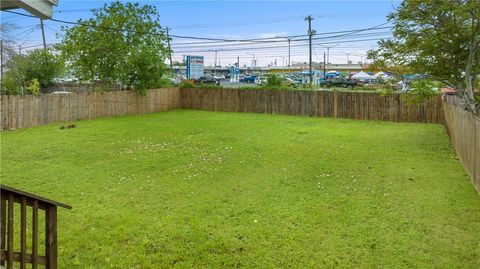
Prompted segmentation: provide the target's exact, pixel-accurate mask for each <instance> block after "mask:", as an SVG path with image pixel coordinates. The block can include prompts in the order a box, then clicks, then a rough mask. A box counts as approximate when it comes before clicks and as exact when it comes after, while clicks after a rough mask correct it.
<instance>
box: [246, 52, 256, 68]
mask: <svg viewBox="0 0 480 269" xmlns="http://www.w3.org/2000/svg"><path fill="white" fill-rule="evenodd" d="M247 55H252V57H253V58H252V68H254V67H256V63H255V53H250V52H247Z"/></svg>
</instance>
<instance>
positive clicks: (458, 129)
mask: <svg viewBox="0 0 480 269" xmlns="http://www.w3.org/2000/svg"><path fill="white" fill-rule="evenodd" d="M457 103H458V99H457V97H456V96H446V98H445V101H444V104H443V108H444V114H445V128H446V130H447V132H448V135H449V136H450V141H451V142H452V145H453V147H454V148H455V151H456V152H457V156H458V159H459V160H460V162H461V163H462V164H463V167H465V170H466V171H467V173H468V174H469V176H470V179H471V180H472V183H473V185H474V186H475V188H476V189H477V191H479V192H480V118H478V117H476V116H475V115H473V114H472V113H471V112H468V111H466V110H464V109H462V108H461V107H459V106H458V105H456V104H457Z"/></svg>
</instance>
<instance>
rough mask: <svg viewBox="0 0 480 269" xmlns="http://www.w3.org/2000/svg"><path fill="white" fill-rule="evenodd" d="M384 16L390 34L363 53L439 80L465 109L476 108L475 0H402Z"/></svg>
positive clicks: (479, 35)
mask: <svg viewBox="0 0 480 269" xmlns="http://www.w3.org/2000/svg"><path fill="white" fill-rule="evenodd" d="M388 20H389V21H390V22H392V23H393V24H394V28H393V38H392V39H390V40H381V41H380V42H379V49H378V50H374V51H370V52H369V53H368V57H369V58H370V59H372V60H373V61H374V65H376V66H377V67H380V68H382V67H383V68H388V67H396V68H399V69H401V70H408V71H409V72H415V73H419V74H422V75H427V76H428V77H430V78H432V79H435V80H438V81H441V82H443V83H445V84H447V85H449V86H451V87H453V88H455V89H456V91H457V93H458V95H459V96H460V98H461V99H462V100H463V104H464V107H465V109H467V110H469V111H472V112H474V113H478V111H479V109H480V106H479V105H478V104H477V103H476V102H475V99H474V85H476V82H477V79H478V75H479V72H480V1H478V0H404V1H403V2H402V3H401V4H400V6H399V7H398V8H397V9H396V10H395V12H393V13H391V14H390V15H389V16H388Z"/></svg>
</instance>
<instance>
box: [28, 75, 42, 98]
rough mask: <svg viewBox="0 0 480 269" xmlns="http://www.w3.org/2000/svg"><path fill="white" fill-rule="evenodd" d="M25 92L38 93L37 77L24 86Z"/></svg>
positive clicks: (38, 83)
mask: <svg viewBox="0 0 480 269" xmlns="http://www.w3.org/2000/svg"><path fill="white" fill-rule="evenodd" d="M25 89H26V90H27V92H29V93H31V94H33V95H38V93H39V92H40V82H38V79H36V78H34V79H32V80H31V81H30V83H28V85H27V87H26V88H25Z"/></svg>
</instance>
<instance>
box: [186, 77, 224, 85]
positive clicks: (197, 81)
mask: <svg viewBox="0 0 480 269" xmlns="http://www.w3.org/2000/svg"><path fill="white" fill-rule="evenodd" d="M193 82H194V83H195V84H215V85H220V81H218V80H216V79H214V78H212V77H199V78H196V79H195V80H193Z"/></svg>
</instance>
